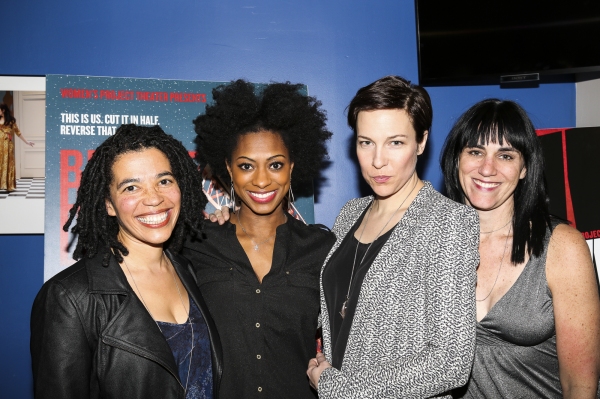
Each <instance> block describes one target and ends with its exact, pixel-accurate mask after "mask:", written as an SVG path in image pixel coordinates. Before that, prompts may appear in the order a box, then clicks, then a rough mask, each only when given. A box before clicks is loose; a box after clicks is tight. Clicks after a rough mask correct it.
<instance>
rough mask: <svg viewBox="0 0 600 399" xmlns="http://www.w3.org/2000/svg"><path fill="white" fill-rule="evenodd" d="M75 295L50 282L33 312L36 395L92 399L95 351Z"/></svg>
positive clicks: (59, 398)
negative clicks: (91, 388)
mask: <svg viewBox="0 0 600 399" xmlns="http://www.w3.org/2000/svg"><path fill="white" fill-rule="evenodd" d="M80 316H81V314H80V309H78V307H77V305H76V298H74V296H73V293H72V292H69V290H67V289H65V287H64V286H63V285H62V284H61V283H60V282H59V281H53V280H51V281H49V282H47V283H46V284H45V285H44V286H43V287H42V289H41V290H40V292H39V293H38V295H37V297H36V299H35V301H34V303H33V310H32V313H31V360H32V367H33V382H34V396H35V398H36V399H40V398H53V399H61V398H65V399H66V398H78V399H82V398H89V397H90V373H91V369H92V352H91V350H90V347H89V344H88V339H87V337H86V332H85V329H84V327H83V324H82V323H81V317H80Z"/></svg>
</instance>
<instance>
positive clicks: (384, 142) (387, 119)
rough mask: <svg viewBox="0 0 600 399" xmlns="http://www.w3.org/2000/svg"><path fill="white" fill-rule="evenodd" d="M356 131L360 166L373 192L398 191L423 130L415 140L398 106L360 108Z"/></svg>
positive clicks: (412, 168) (421, 146)
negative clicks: (370, 109) (374, 108)
mask: <svg viewBox="0 0 600 399" xmlns="http://www.w3.org/2000/svg"><path fill="white" fill-rule="evenodd" d="M356 132H357V139H356V154H357V156H358V162H359V164H360V170H361V173H362V176H363V178H364V179H365V180H366V182H367V183H368V184H369V186H371V188H372V189H373V192H374V193H375V195H376V196H377V197H378V198H388V197H391V196H393V195H395V194H397V193H399V192H401V191H402V188H404V187H405V185H406V183H407V182H408V180H409V179H410V178H411V176H413V174H414V172H415V168H416V166H417V156H418V155H420V154H422V153H423V150H424V149H425V144H426V142H427V132H425V135H424V137H423V141H422V142H421V143H417V139H416V137H417V134H416V132H415V129H414V128H413V125H412V123H411V121H410V118H409V117H408V114H407V113H406V111H404V110H401V109H383V110H375V111H361V112H360V113H359V114H358V118H357V123H356Z"/></svg>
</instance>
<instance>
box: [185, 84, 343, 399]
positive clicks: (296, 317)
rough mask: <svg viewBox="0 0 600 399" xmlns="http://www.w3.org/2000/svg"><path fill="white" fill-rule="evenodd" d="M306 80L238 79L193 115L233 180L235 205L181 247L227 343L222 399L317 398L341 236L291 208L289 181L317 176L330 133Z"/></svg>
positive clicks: (205, 153) (201, 147)
mask: <svg viewBox="0 0 600 399" xmlns="http://www.w3.org/2000/svg"><path fill="white" fill-rule="evenodd" d="M300 88H301V86H300V85H295V84H290V83H272V84H268V85H266V86H264V87H263V88H262V90H260V89H258V90H256V89H255V87H254V86H253V85H252V84H250V83H248V82H246V81H243V80H238V81H235V82H232V83H230V84H227V85H223V86H220V87H218V88H216V89H215V90H213V98H214V104H213V105H210V106H208V107H207V108H206V114H204V115H200V116H199V117H198V118H196V120H195V121H194V123H195V126H196V133H197V134H198V137H197V140H196V143H197V149H198V152H197V157H198V161H199V162H200V163H201V164H202V165H206V164H208V165H209V166H210V168H211V170H212V171H213V173H214V174H215V175H216V177H217V178H219V179H221V181H226V182H227V184H229V183H230V184H231V199H232V201H233V202H234V204H235V207H234V209H236V211H235V212H234V214H233V215H232V216H231V218H230V220H229V221H228V222H226V223H225V224H223V225H219V224H216V223H212V224H210V225H207V226H205V236H204V239H202V240H198V239H193V238H191V239H190V240H189V241H187V242H186V243H185V244H184V250H183V254H184V255H185V256H186V257H188V258H189V259H191V260H192V264H193V265H194V269H195V272H196V278H197V281H198V284H199V286H200V290H201V291H202V295H203V296H204V299H205V300H206V303H207V305H208V308H209V311H210V313H211V315H212V317H213V319H214V320H215V323H216V325H217V329H218V330H219V335H220V337H221V340H222V343H223V363H224V369H223V379H222V383H221V390H220V397H221V398H231V399H239V398H251V397H252V398H253V397H257V398H315V397H316V393H315V392H314V391H312V390H311V388H310V387H309V384H308V380H307V378H306V374H305V369H306V364H307V362H308V360H309V359H310V358H311V357H313V356H314V353H315V349H316V344H315V334H316V330H317V319H318V313H319V272H320V268H321V265H322V263H323V261H324V259H325V257H326V255H327V253H328V252H329V249H330V248H331V246H332V245H333V242H334V241H335V238H334V235H333V234H332V233H331V232H330V231H329V230H328V229H326V228H323V227H321V226H316V225H308V226H307V225H305V224H304V223H302V222H300V221H298V220H296V219H294V218H293V217H291V216H290V215H289V213H288V208H289V206H290V202H291V201H293V195H292V191H293V190H292V186H293V188H294V189H298V188H299V187H302V185H306V184H307V183H310V182H311V180H312V179H313V178H315V177H316V176H317V175H318V173H319V170H320V166H321V165H322V162H323V160H324V158H325V157H326V155H327V150H326V147H325V142H326V141H327V140H328V139H329V138H330V137H331V133H330V132H329V131H328V130H327V128H326V125H325V121H326V117H325V113H324V111H322V110H321V109H320V105H321V104H320V102H319V101H317V100H316V99H315V98H313V97H309V96H306V95H303V94H301V93H300Z"/></svg>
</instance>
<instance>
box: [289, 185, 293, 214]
mask: <svg viewBox="0 0 600 399" xmlns="http://www.w3.org/2000/svg"><path fill="white" fill-rule="evenodd" d="M293 205H294V193H293V192H292V182H291V180H290V190H289V192H288V211H291V210H292V209H293Z"/></svg>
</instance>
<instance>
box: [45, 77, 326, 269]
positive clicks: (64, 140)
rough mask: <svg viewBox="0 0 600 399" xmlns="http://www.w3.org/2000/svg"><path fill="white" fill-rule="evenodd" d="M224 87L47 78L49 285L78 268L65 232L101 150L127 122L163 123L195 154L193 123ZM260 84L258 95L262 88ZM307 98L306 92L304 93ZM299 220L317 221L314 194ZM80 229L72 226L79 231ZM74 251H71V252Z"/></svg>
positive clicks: (215, 197)
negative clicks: (95, 155) (86, 170)
mask: <svg viewBox="0 0 600 399" xmlns="http://www.w3.org/2000/svg"><path fill="white" fill-rule="evenodd" d="M223 83H224V82H204V81H183V80H163V79H133V78H111V77H92V76H69V75H48V76H47V77H46V203H45V207H46V213H45V228H44V230H45V235H44V280H48V279H49V278H50V277H52V276H53V275H54V274H56V273H58V272H59V271H61V270H63V269H64V268H65V267H67V266H69V265H71V264H72V263H74V260H73V259H72V252H73V250H74V248H75V245H74V243H75V242H74V239H75V238H74V237H73V236H72V235H71V233H67V232H64V231H63V230H62V226H63V225H64V224H65V223H66V221H67V219H68V212H69V209H70V208H71V206H72V204H73V203H74V202H75V198H76V194H77V188H78V186H79V180H80V176H81V172H82V171H83V168H84V167H85V165H86V163H87V160H88V159H89V158H90V157H91V156H92V154H93V150H94V149H95V148H96V147H97V146H98V145H100V143H102V142H103V141H104V140H105V139H106V138H107V137H109V136H111V135H113V134H114V132H115V130H116V129H117V127H119V126H120V125H121V124H126V123H134V124H138V125H145V126H152V125H160V126H161V127H162V129H163V130H164V131H165V132H167V133H169V134H171V135H173V136H175V137H176V138H178V139H179V140H181V141H182V142H183V144H184V146H185V147H186V148H187V149H188V150H189V151H190V155H192V156H193V153H194V150H195V147H194V142H193V140H194V138H195V136H196V135H195V132H194V126H193V123H192V121H193V120H194V118H195V117H196V116H198V115H199V114H201V113H204V111H205V108H206V105H207V104H210V102H211V101H212V89H213V88H215V87H217V86H219V85H221V84H223ZM260 86H261V85H260V84H258V85H257V89H258V90H260ZM304 91H305V93H304V94H306V88H304ZM215 184H216V183H215V182H214V181H211V180H208V179H207V180H206V181H205V184H204V189H205V192H207V194H208V195H207V197H208V198H209V205H208V207H207V211H209V212H210V210H211V209H214V207H218V206H221V205H227V204H228V203H229V198H228V196H227V193H226V191H227V190H223V188H222V187H219V186H218V185H215ZM295 206H296V212H295V216H296V217H297V218H299V219H302V220H304V221H305V222H307V223H314V208H313V198H312V196H306V197H301V198H296V202H295ZM71 227H72V226H71ZM67 248H68V250H67Z"/></svg>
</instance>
